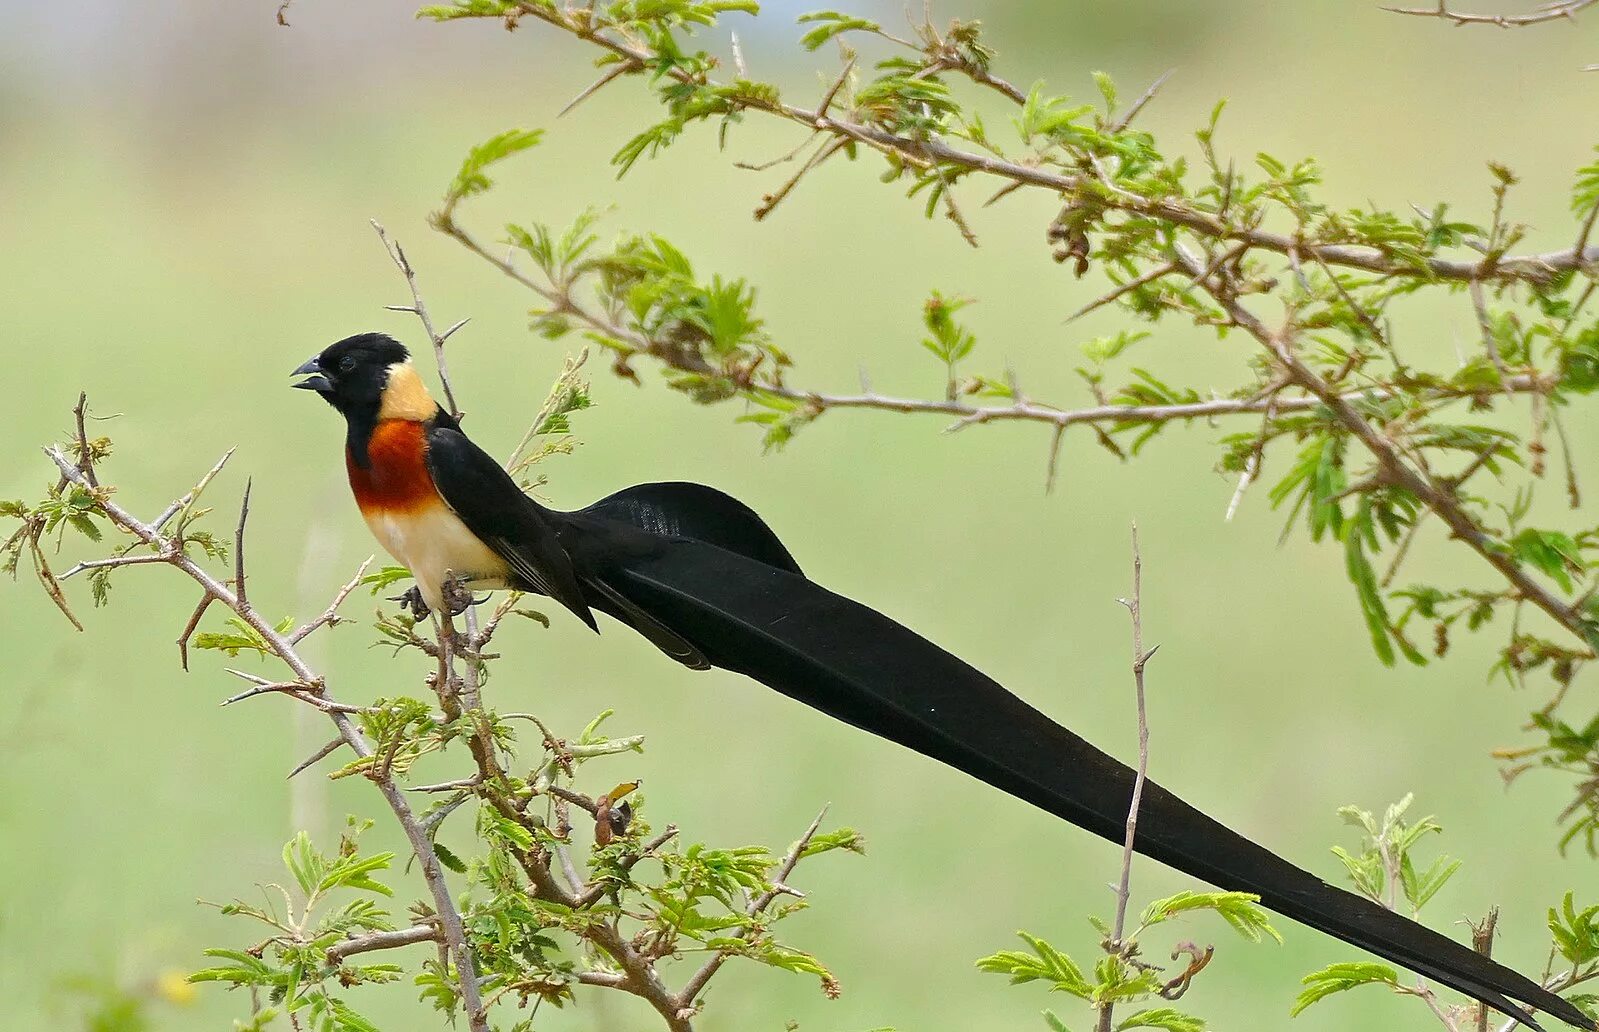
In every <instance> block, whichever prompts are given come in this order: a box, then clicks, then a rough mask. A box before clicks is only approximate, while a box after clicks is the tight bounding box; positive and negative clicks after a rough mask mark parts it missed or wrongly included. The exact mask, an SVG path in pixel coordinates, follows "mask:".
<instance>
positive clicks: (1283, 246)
mask: <svg viewBox="0 0 1599 1032" xmlns="http://www.w3.org/2000/svg"><path fill="white" fill-rule="evenodd" d="M1569 2H1571V3H1577V4H1581V5H1582V6H1587V5H1589V4H1591V3H1596V2H1599V0H1569ZM517 10H518V11H519V12H520V14H521V15H523V16H526V17H530V18H536V19H538V20H539V21H542V22H546V23H548V24H550V25H552V26H554V27H556V28H559V29H561V30H563V31H565V32H569V33H571V34H572V35H574V36H576V37H577V38H579V39H581V40H584V41H586V42H589V43H592V44H594V45H596V46H599V47H601V48H603V49H605V50H608V51H610V52H611V53H613V54H616V55H618V56H619V57H621V58H623V59H624V60H628V61H633V62H638V63H641V64H647V63H648V62H649V60H650V58H651V54H650V52H649V51H648V50H647V49H645V48H644V47H643V46H641V45H638V44H635V43H633V42H630V41H623V40H618V39H614V38H612V37H610V36H607V35H605V34H604V33H603V32H602V31H600V30H597V29H594V28H591V27H589V26H588V25H587V24H586V23H585V22H581V21H579V20H578V19H577V18H576V17H574V16H573V15H571V14H569V13H568V12H565V11H562V10H560V9H558V8H550V9H546V8H543V7H539V6H537V5H534V4H530V3H524V4H521V5H520V6H519V7H518V8H517ZM668 74H670V75H672V76H673V77H674V78H676V79H678V80H679V81H683V82H694V83H695V84H696V85H698V84H700V82H701V80H699V79H697V78H696V77H695V75H694V73H691V72H688V71H685V70H683V69H672V70H670V71H669V72H668ZM711 85H717V84H715V83H712V84H711ZM744 106H745V108H746V109H748V110H753V111H762V112H765V113H767V114H770V115H773V116H776V117H779V118H783V119H786V120H788V121H791V122H795V123H797V124H799V125H802V126H804V127H805V128H807V129H814V130H820V131H822V132H826V133H831V134H833V135H836V136H847V137H849V138H850V139H853V140H856V141H857V142H860V143H864V144H866V145H867V146H870V147H873V148H874V149H877V150H880V151H883V152H885V153H889V154H892V155H894V156H895V157H897V158H899V159H901V160H903V161H906V162H908V163H910V164H912V165H914V166H916V167H919V168H926V167H928V166H929V165H931V164H934V163H937V164H946V165H952V166H955V167H957V168H961V169H965V170H967V171H970V172H979V173H983V174H985V175H989V176H994V177H997V178H1000V179H1006V180H1009V181H1011V182H1013V183H1016V184H1019V185H1022V186H1029V187H1036V188H1039V189H1044V190H1048V191H1050V192H1052V193H1056V194H1064V195H1068V196H1072V195H1076V194H1079V193H1080V192H1082V191H1083V190H1084V188H1085V187H1089V188H1093V187H1098V186H1100V185H1102V184H1101V183H1100V182H1099V177H1098V176H1097V175H1094V176H1090V175H1077V174H1068V173H1061V172H1054V171H1051V170H1049V169H1047V168H1043V167H1039V166H1035V165H1028V164H1023V163H1020V162H1015V161H1010V160H1007V159H1004V158H1000V157H996V156H993V155H989V154H981V153H975V152H972V151H967V150H963V149H961V148H959V147H955V146H951V145H950V144H947V143H944V142H942V141H940V140H936V139H913V138H910V137H906V136H897V135H895V134H894V133H891V132H888V131H887V130H885V129H881V128H878V127H877V126H874V125H869V124H865V123H860V122H855V121H852V120H850V119H848V118H841V117H834V116H832V115H830V114H828V113H827V112H826V111H825V110H815V109H807V108H802V107H797V106H795V105H792V104H786V103H782V102H772V103H764V102H746V104H745V105H744ZM1095 192H1096V196H1098V195H1103V196H1102V197H1100V199H1099V203H1102V204H1103V205H1104V206H1105V207H1106V208H1107V209H1111V210H1116V211H1123V212H1127V213H1130V214H1134V215H1142V216H1147V217H1150V218H1156V219H1160V220H1162V221H1165V222H1170V223H1173V224H1175V225H1178V226H1181V227H1183V228H1185V229H1188V230H1191V231H1193V232H1194V233H1197V234H1198V235H1200V236H1204V237H1209V238H1212V239H1215V240H1224V241H1229V242H1233V243H1242V244H1247V245H1248V246H1249V247H1250V248H1252V249H1255V250H1264V251H1272V252H1275V253H1277V254H1281V255H1284V256H1287V255H1289V254H1290V253H1297V254H1298V255H1299V256H1301V257H1313V258H1316V259H1318V260H1320V261H1323V262H1326V263H1328V264H1330V265H1342V266H1347V267H1349V268H1355V269H1365V270H1366V271H1368V272H1377V273H1382V274H1384V275H1388V276H1395V277H1400V278H1405V279H1414V278H1416V277H1428V278H1437V279H1448V280H1472V279H1480V280H1485V281H1496V282H1514V281H1525V282H1534V283H1542V282H1547V281H1548V280H1549V279H1550V278H1552V277H1553V276H1555V275H1557V274H1559V273H1561V272H1564V271H1568V270H1571V269H1576V268H1580V267H1582V266H1583V265H1585V264H1586V263H1588V262H1591V261H1594V260H1599V248H1593V247H1590V248H1584V249H1581V250H1579V249H1576V248H1568V249H1566V250H1563V251H1551V252H1547V253H1543V254H1526V255H1507V256H1502V257H1497V258H1496V257H1493V256H1491V255H1489V256H1484V257H1483V258H1481V259H1479V260H1477V261H1459V260H1454V259H1449V258H1439V257H1431V258H1428V259H1426V260H1425V261H1424V262H1423V263H1422V265H1421V267H1418V266H1417V265H1415V264H1412V263H1410V262H1405V261H1399V260H1396V259H1394V258H1393V257H1391V256H1390V255H1388V254H1385V253H1383V252H1382V251H1380V250H1378V249H1376V248H1372V247H1363V246H1360V245H1354V244H1316V243H1310V242H1307V241H1304V240H1302V239H1299V238H1298V237H1295V236H1288V235H1285V234H1281V233H1272V232H1268V231H1266V230H1263V229H1260V228H1259V227H1257V226H1253V225H1234V224H1232V223H1230V222H1228V221H1227V220H1226V219H1225V218H1224V217H1223V216H1221V215H1218V214H1215V213H1212V212H1209V211H1205V210H1203V209H1200V208H1196V207H1193V206H1192V205H1190V204H1188V203H1187V202H1185V201H1180V200H1173V199H1170V198H1146V197H1140V196H1138V195H1136V194H1131V193H1125V192H1111V193H1108V194H1106V193H1105V191H1103V190H1096V191H1095ZM451 214H452V213H451V212H449V211H445V212H441V213H439V216H442V219H443V221H448V219H449V218H450V216H451Z"/></svg>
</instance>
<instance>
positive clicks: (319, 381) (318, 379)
mask: <svg viewBox="0 0 1599 1032" xmlns="http://www.w3.org/2000/svg"><path fill="white" fill-rule="evenodd" d="M289 375H290V376H304V377H306V379H304V380H301V381H300V382H299V383H297V384H294V386H295V387H299V388H301V389H302V390H307V391H316V392H317V393H318V394H328V393H331V392H332V390H333V384H332V383H330V382H329V381H328V378H327V377H326V376H323V375H322V363H321V361H320V356H317V355H312V356H311V357H310V358H309V359H308V360H306V362H305V364H304V365H302V366H300V368H298V369H296V370H295V371H294V372H292V373H290V374H289Z"/></svg>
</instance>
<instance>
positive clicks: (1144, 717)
mask: <svg viewBox="0 0 1599 1032" xmlns="http://www.w3.org/2000/svg"><path fill="white" fill-rule="evenodd" d="M1119 601H1120V602H1121V604H1122V605H1124V606H1126V607H1127V615H1128V616H1129V617H1130V618H1131V620H1132V625H1133V691H1134V697H1135V699H1136V700H1137V704H1138V768H1137V770H1136V771H1135V773H1134V774H1133V792H1132V797H1131V798H1130V799H1129V800H1128V802H1127V836H1126V838H1125V839H1124V840H1123V842H1122V865H1121V878H1120V880H1119V881H1118V882H1117V883H1116V921H1115V923H1114V924H1112V925H1111V937H1110V940H1109V941H1108V942H1107V943H1106V944H1105V948H1106V950H1108V951H1109V952H1111V953H1113V954H1115V955H1117V956H1122V955H1123V954H1124V953H1125V951H1126V948H1127V944H1126V943H1125V942H1124V941H1123V937H1124V936H1125V935H1126V934H1127V900H1128V897H1129V896H1131V895H1132V877H1133V842H1134V840H1135V839H1136V838H1137V835H1138V806H1139V803H1141V802H1142V801H1143V798H1144V781H1145V778H1146V776H1147V775H1148V772H1149V719H1148V711H1147V709H1146V708H1145V706H1144V665H1145V664H1146V663H1148V662H1149V657H1151V656H1153V655H1154V654H1155V649H1150V650H1149V651H1148V652H1145V651H1144V556H1143V553H1142V552H1141V551H1139V548H1138V524H1137V523H1134V524H1133V593H1132V595H1131V596H1130V597H1128V598H1124V599H1120V600H1119ZM1156 648H1159V646H1156ZM1111 1008H1112V1002H1111V1001H1109V1000H1107V1001H1105V1002H1104V1003H1102V1004H1100V1006H1099V1016H1098V1019H1097V1021H1096V1023H1095V1029H1096V1032H1110V1019H1111Z"/></svg>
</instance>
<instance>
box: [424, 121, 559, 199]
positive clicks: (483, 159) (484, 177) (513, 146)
mask: <svg viewBox="0 0 1599 1032" xmlns="http://www.w3.org/2000/svg"><path fill="white" fill-rule="evenodd" d="M543 135H544V133H543V131H542V130H540V129H507V130H506V131H505V132H503V133H499V134H497V135H495V136H491V137H489V138H488V139H487V140H484V141H483V142H482V143H480V144H478V145H477V146H475V147H473V148H472V149H471V150H470V151H468V152H467V155H466V159H465V160H464V161H462V162H461V168H460V171H458V172H456V174H455V179H453V180H452V181H451V182H450V186H449V189H448V190H447V191H445V203H447V204H453V203H455V202H457V201H461V200H464V199H466V198H468V197H472V196H475V195H477V194H480V193H483V192H484V191H486V190H487V189H488V188H489V187H491V186H493V185H494V181H493V180H491V179H490V178H489V177H488V174H487V172H486V171H485V170H486V169H487V168H488V167H489V166H490V165H493V164H494V163H495V162H498V161H504V160H505V159H506V158H509V157H510V156H512V155H513V154H519V153H521V152H522V151H525V150H527V149H528V148H530V147H532V146H534V145H535V144H537V143H538V142H539V139H540V138H541V137H542V136H543Z"/></svg>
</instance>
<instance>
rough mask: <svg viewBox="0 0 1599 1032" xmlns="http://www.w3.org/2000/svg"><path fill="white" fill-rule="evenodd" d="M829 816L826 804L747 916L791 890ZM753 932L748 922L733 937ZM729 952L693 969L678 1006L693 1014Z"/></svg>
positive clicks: (679, 993) (679, 996)
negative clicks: (807, 850) (796, 871)
mask: <svg viewBox="0 0 1599 1032" xmlns="http://www.w3.org/2000/svg"><path fill="white" fill-rule="evenodd" d="M826 816H827V807H825V806H824V807H822V810H821V812H820V813H818V814H817V815H816V819H815V820H813V821H811V824H810V827H808V828H806V829H805V834H803V835H801V836H800V837H799V839H798V840H797V841H796V842H795V843H794V844H793V845H792V846H790V847H789V849H788V852H787V853H786V854H784V856H783V862H782V863H781V864H779V865H778V868H777V876H776V877H775V878H773V879H772V887H771V888H770V889H767V890H766V891H765V892H763V893H761V894H760V895H759V896H757V897H755V898H754V899H753V900H751V901H750V904H749V906H748V907H747V908H745V911H744V912H745V914H746V915H747V916H748V917H751V918H754V917H757V916H759V915H760V913H761V911H763V910H765V909H766V908H767V907H769V906H771V905H772V901H773V900H775V899H776V898H777V897H778V896H780V895H783V894H784V893H785V892H790V891H792V890H790V889H788V887H787V886H786V885H785V884H784V883H785V882H787V881H788V879H789V876H790V875H792V874H793V873H794V868H795V867H796V866H798V865H799V862H800V857H801V856H802V855H803V854H804V853H805V847H806V846H808V845H810V844H811V839H813V838H815V837H816V832H817V829H819V828H820V827H821V826H822V819H823V818H824V817H826ZM751 934H752V933H751V930H750V927H749V926H745V927H743V928H740V929H739V930H738V931H736V932H734V933H733V938H735V939H748V938H749V937H750V935H751ZM729 955H730V954H729V953H728V952H727V951H726V950H717V951H716V952H715V953H713V954H711V957H710V959H709V960H707V961H706V962H705V963H704V964H703V965H702V966H701V967H700V969H699V970H698V971H696V972H694V974H693V975H692V976H690V978H689V980H688V981H687V982H685V983H684V984H683V988H682V989H681V990H680V991H679V992H678V994H677V998H678V1001H679V1007H680V1009H681V1010H682V1011H683V1012H684V1013H686V1014H692V1013H693V1012H694V1008H695V1003H694V1000H695V997H697V996H699V994H700V993H701V992H702V991H704V989H705V983H707V982H709V981H710V980H711V978H712V977H713V976H714V975H715V974H716V972H717V971H719V970H721V967H722V965H723V964H725V963H726V962H727V958H728V956H729Z"/></svg>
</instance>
